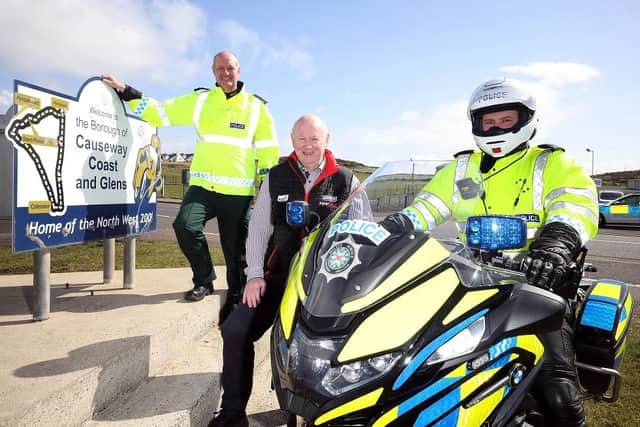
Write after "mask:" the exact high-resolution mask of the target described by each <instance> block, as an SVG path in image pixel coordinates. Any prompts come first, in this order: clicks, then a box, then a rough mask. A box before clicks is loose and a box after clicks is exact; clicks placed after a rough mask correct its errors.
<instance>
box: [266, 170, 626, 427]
mask: <svg viewBox="0 0 640 427" xmlns="http://www.w3.org/2000/svg"><path fill="white" fill-rule="evenodd" d="M416 166H417V163H416V162H395V163H390V164H386V165H385V166H383V167H382V168H380V169H379V170H377V171H376V172H375V173H374V174H373V175H371V177H369V178H368V179H367V181H365V183H364V184H363V185H362V186H361V188H360V189H359V190H358V191H357V192H356V193H354V194H353V195H352V197H350V199H349V200H347V202H345V203H344V204H343V205H342V206H341V207H340V208H339V209H338V210H337V211H336V212H335V213H334V214H333V215H332V216H330V217H328V218H327V219H326V220H325V221H323V222H322V223H321V224H320V225H319V226H317V227H316V228H315V229H314V230H313V231H312V232H311V233H310V234H309V235H308V236H307V238H306V240H305V242H304V244H303V246H302V248H301V250H300V252H299V253H298V255H297V256H296V257H295V258H294V260H293V261H292V264H291V268H290V274H289V277H288V283H287V287H286V290H285V294H284V297H283V301H282V304H281V307H280V311H279V315H278V318H277V320H276V323H275V325H274V327H273V330H272V335H271V364H272V373H273V382H274V387H275V390H276V393H277V397H278V401H279V404H280V407H281V408H282V409H284V410H286V411H288V412H289V413H290V414H291V417H290V422H289V425H313V426H354V427H355V426H374V427H380V426H387V425H393V426H427V425H443V426H444V425H446V426H449V425H450V426H483V425H492V426H506V425H520V424H522V423H524V422H525V421H527V422H530V421H531V420H534V421H535V420H536V419H538V420H539V419H540V414H537V413H536V412H535V405H533V406H532V405H530V403H531V396H530V395H529V389H530V386H531V384H532V383H533V380H534V378H535V377H536V374H537V372H538V371H539V369H540V368H541V366H542V363H541V362H542V360H543V357H544V352H545V349H544V346H543V344H542V342H541V340H540V339H539V336H540V334H542V333H544V332H547V331H551V330H555V329H558V328H559V327H560V325H561V324H562V319H563V316H564V313H565V302H564V300H563V299H562V298H561V297H559V296H557V295H555V294H554V293H552V292H550V291H548V290H545V289H540V288H537V287H534V286H531V285H529V284H528V283H527V281H526V279H525V277H524V275H523V274H522V273H520V272H518V271H514V269H509V268H506V267H511V266H513V265H515V264H517V263H515V262H514V259H513V258H511V257H509V252H508V249H514V248H521V247H523V246H524V245H525V242H526V224H525V223H524V221H523V220H521V219H520V218H515V217H498V216H488V217H487V216H484V217H470V218H469V219H468V220H467V222H466V243H465V242H463V241H462V240H459V239H451V238H450V239H446V238H436V236H437V235H438V230H435V231H434V232H433V233H427V232H424V233H423V232H412V233H404V234H390V233H389V232H388V231H386V230H385V229H384V228H382V227H380V226H379V225H378V223H377V220H379V219H381V218H383V217H384V216H385V214H386V213H390V212H393V211H397V210H399V208H402V207H403V206H404V205H406V204H408V203H410V202H411V199H410V198H406V197H404V196H398V195H397V194H399V193H405V192H407V190H409V192H411V191H414V192H415V191H416V190H417V189H419V188H420V187H421V185H422V183H423V181H424V180H426V179H429V178H430V174H427V173H421V171H420V170H416ZM479 177H481V174H480V173H477V175H476V177H475V178H472V179H471V181H467V182H462V183H461V184H462V185H464V186H466V188H467V191H466V193H467V194H466V196H465V197H463V200H461V201H460V204H461V206H459V207H460V208H462V209H465V208H468V209H469V212H474V208H475V204H476V203H478V200H479V198H480V197H481V193H482V182H481V179H480V178H479ZM468 190H471V191H468ZM462 194H463V196H464V195H465V192H462ZM298 213H299V212H298ZM303 216H304V215H303ZM298 221H304V219H298ZM463 240H464V239H463ZM583 261H584V254H583V255H582V257H581V259H580V260H579V262H578V263H577V265H576V267H575V271H574V279H575V280H576V285H577V284H578V283H579V282H580V278H581V276H582V270H583ZM577 294H578V297H577V299H576V301H574V302H573V303H574V304H576V313H577V314H576V333H575V337H576V342H575V346H576V354H577V362H576V366H577V369H578V374H579V383H580V386H581V389H582V391H583V393H584V394H585V395H588V396H590V397H594V398H597V399H602V400H605V401H615V400H616V399H617V398H618V394H619V389H620V384H621V377H620V374H619V372H618V368H619V365H620V362H621V360H622V357H623V354H624V347H625V342H626V341H625V338H626V335H627V332H628V328H629V323H630V322H629V319H630V317H631V307H632V300H631V294H630V292H629V289H628V287H627V285H626V284H624V283H621V282H617V281H611V280H600V281H597V282H595V283H593V284H580V289H579V291H578V292H577Z"/></svg>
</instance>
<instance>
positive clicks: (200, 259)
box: [173, 186, 253, 295]
mask: <svg viewBox="0 0 640 427" xmlns="http://www.w3.org/2000/svg"><path fill="white" fill-rule="evenodd" d="M252 198H253V197H252V196H231V195H227V194H220V193H216V192H215V191H208V190H205V189H204V188H202V187H197V186H191V187H189V189H188V190H187V193H186V194H185V195H184V198H183V199H182V204H181V205H180V210H179V211H178V215H177V216H176V219H175V221H174V222H173V229H174V231H175V233H176V238H177V239H178V244H179V245H180V249H182V252H183V253H184V255H185V256H186V257H187V259H188V260H189V264H190V265H191V271H192V272H193V278H192V280H193V284H194V285H196V286H197V285H204V284H207V283H209V282H211V281H213V280H215V279H216V273H215V271H214V269H213V263H212V262H211V254H210V253H209V246H208V245H207V238H206V236H205V234H204V226H205V224H206V223H207V221H209V220H210V219H212V218H217V219H218V230H219V231H220V243H221V246H222V252H223V254H224V260H225V264H226V265H227V286H228V289H229V293H230V294H233V295H239V294H240V292H241V290H242V286H244V283H245V281H246V280H245V276H244V268H245V267H246V266H247V263H246V258H245V246H244V245H245V241H246V239H247V230H248V226H249V207H250V206H251V200H252Z"/></svg>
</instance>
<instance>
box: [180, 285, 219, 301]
mask: <svg viewBox="0 0 640 427" xmlns="http://www.w3.org/2000/svg"><path fill="white" fill-rule="evenodd" d="M212 293H213V283H211V282H209V283H206V284H204V285H196V286H194V287H193V289H191V290H190V291H189V292H187V293H186V294H185V296H184V299H186V300H187V301H200V300H201V299H202V298H204V297H206V296H207V295H211V294H212Z"/></svg>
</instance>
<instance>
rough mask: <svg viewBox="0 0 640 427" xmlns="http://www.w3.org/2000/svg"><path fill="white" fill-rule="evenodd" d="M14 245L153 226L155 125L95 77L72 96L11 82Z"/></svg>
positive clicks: (51, 243) (157, 174) (35, 245)
mask: <svg viewBox="0 0 640 427" xmlns="http://www.w3.org/2000/svg"><path fill="white" fill-rule="evenodd" d="M14 103H15V107H16V111H17V113H16V115H15V116H14V117H13V118H12V119H11V121H10V122H9V124H8V125H7V127H6V130H5V135H6V137H7V139H8V140H9V141H10V142H11V143H12V145H13V146H14V148H15V149H14V191H13V239H12V240H13V241H12V243H13V251H14V252H23V251H31V250H36V249H39V248H45V247H46V248H49V247H55V246H61V245H68V244H74V243H82V242H86V241H90V240H98V239H105V238H111V237H120V236H129V235H137V234H140V233H145V232H148V231H155V229H156V191H157V190H158V189H159V188H160V185H161V169H160V140H159V138H158V136H157V134H156V129H155V128H154V127H152V126H150V125H149V124H147V123H145V122H144V121H141V120H139V119H137V118H135V117H132V116H128V115H127V114H126V113H125V109H124V105H123V104H122V101H120V99H118V96H117V94H116V93H115V92H114V90H113V89H111V88H110V87H108V86H106V85H105V84H104V83H102V81H101V80H100V78H99V77H94V78H91V79H89V80H87V81H86V82H85V83H84V84H83V85H82V87H81V88H80V90H79V92H78V96H77V97H72V96H68V95H64V94H61V93H58V92H54V91H51V90H49V89H46V88H43V87H38V86H36V85H33V84H30V83H25V82H21V81H15V84H14Z"/></svg>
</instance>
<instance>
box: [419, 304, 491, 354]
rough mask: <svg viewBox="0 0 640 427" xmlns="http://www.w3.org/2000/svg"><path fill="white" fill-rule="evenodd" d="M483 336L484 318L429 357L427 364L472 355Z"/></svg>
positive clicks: (459, 333) (462, 331)
mask: <svg viewBox="0 0 640 427" xmlns="http://www.w3.org/2000/svg"><path fill="white" fill-rule="evenodd" d="M483 335H484V316H482V317H481V318H479V319H478V320H476V321H475V322H473V323H472V324H470V325H469V326H467V327H466V328H464V329H463V330H461V331H460V332H458V333H457V334H456V335H454V336H453V338H451V339H450V340H449V341H447V342H446V343H444V344H443V345H442V346H440V347H439V348H438V349H437V350H436V351H434V352H433V354H432V355H431V356H429V358H428V359H427V360H426V362H425V363H426V364H427V365H430V364H433V363H438V362H441V361H443V360H447V359H453V358H454V357H458V356H462V355H464V354H467V353H471V352H472V351H473V350H475V348H476V347H477V346H478V343H479V342H480V340H481V339H482V336H483Z"/></svg>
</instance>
